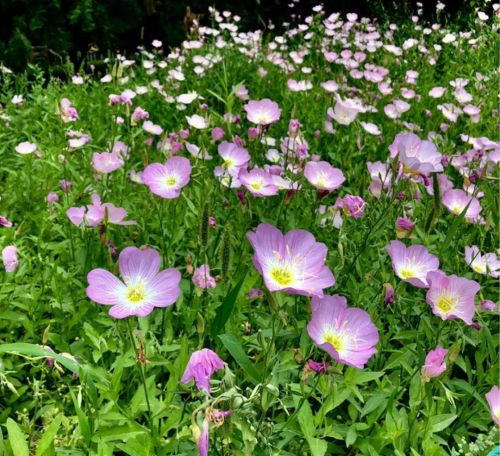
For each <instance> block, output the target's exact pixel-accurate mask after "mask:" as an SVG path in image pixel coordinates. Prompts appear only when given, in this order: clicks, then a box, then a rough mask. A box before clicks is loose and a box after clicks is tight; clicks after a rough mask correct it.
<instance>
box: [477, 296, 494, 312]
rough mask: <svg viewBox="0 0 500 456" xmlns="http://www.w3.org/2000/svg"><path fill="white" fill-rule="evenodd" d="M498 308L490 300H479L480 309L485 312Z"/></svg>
mask: <svg viewBox="0 0 500 456" xmlns="http://www.w3.org/2000/svg"><path fill="white" fill-rule="evenodd" d="M497 309H498V306H497V305H496V304H495V303H494V302H493V301H491V300H489V299H485V300H484V301H483V302H481V310H484V311H486V312H495V311H496V310H497Z"/></svg>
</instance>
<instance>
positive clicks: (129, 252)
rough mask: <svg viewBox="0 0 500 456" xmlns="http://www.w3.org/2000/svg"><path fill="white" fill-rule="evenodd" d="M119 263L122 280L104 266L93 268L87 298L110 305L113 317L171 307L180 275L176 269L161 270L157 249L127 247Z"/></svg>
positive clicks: (143, 315)
mask: <svg viewBox="0 0 500 456" xmlns="http://www.w3.org/2000/svg"><path fill="white" fill-rule="evenodd" d="M118 266H119V269H120V274H121V276H122V278H123V282H122V281H121V280H119V279H118V278H117V277H115V276H114V275H113V274H111V273H110V272H109V271H106V270H105V269H94V270H92V271H90V272H89V274H88V276H87V280H88V283H89V286H88V287H87V296H88V298H89V299H91V300H92V301H94V302H96V303H98V304H103V305H107V306H111V309H110V310H109V315H111V316H112V317H115V318H120V319H121V318H126V317H129V316H131V315H137V316H139V317H145V316H146V315H149V314H150V313H151V312H152V311H153V309H154V308H155V307H168V306H171V305H172V304H174V303H175V302H176V301H177V299H178V298H179V295H180V292H181V290H180V287H179V283H180V280H181V274H180V272H179V271H178V270H177V269H173V268H170V269H165V270H164V271H161V272H160V266H161V258H160V255H159V254H158V252H156V251H155V250H153V249H151V248H146V249H143V250H141V249H138V248H136V247H127V248H125V249H124V250H122V252H121V253H120V257H119V258H118Z"/></svg>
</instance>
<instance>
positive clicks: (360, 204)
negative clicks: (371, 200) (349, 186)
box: [342, 195, 366, 219]
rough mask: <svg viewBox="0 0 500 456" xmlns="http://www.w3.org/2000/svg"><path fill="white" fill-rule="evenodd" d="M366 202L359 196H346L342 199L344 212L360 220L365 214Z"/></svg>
mask: <svg viewBox="0 0 500 456" xmlns="http://www.w3.org/2000/svg"><path fill="white" fill-rule="evenodd" d="M365 206H366V201H365V200H364V199H363V198H361V196H358V195H346V196H344V197H343V198H342V207H343V208H344V211H345V212H346V213H348V214H349V215H351V216H352V217H354V218H355V219H359V218H361V217H363V215H364V213H365Z"/></svg>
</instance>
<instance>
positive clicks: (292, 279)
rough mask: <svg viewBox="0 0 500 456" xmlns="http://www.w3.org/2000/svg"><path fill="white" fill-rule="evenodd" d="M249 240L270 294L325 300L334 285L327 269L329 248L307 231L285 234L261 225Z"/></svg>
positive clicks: (255, 264) (249, 233) (257, 267)
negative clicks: (324, 292)
mask: <svg viewBox="0 0 500 456" xmlns="http://www.w3.org/2000/svg"><path fill="white" fill-rule="evenodd" d="M247 237H248V240H249V241H250V243H251V244H252V247H253V249H254V252H255V254H254V256H253V264H254V266H255V268H256V269H257V271H258V272H259V273H260V274H261V275H262V277H263V279H264V283H265V284H266V287H267V289H268V290H269V291H285V292H287V293H290V294H299V295H304V296H319V297H322V296H323V290H324V289H325V288H328V287H331V286H332V285H334V284H335V277H334V276H333V274H332V272H331V271H330V269H329V268H328V267H327V266H325V261H326V255H327V252H328V249H327V247H326V245H325V244H322V243H320V242H316V239H315V238H314V236H313V235H312V234H311V233H309V232H308V231H305V230H292V231H289V232H288V233H286V234H283V233H282V232H281V231H280V230H278V229H277V228H275V227H274V226H272V225H268V224H260V225H259V226H258V227H257V231H256V232H255V233H254V232H248V233H247Z"/></svg>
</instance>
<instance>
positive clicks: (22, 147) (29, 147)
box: [16, 141, 36, 155]
mask: <svg viewBox="0 0 500 456" xmlns="http://www.w3.org/2000/svg"><path fill="white" fill-rule="evenodd" d="M35 150H36V144H33V143H30V142H29V141H24V142H21V143H19V144H18V145H17V146H16V152H17V153H18V154H21V155H28V154H32V153H33V152H35Z"/></svg>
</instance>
